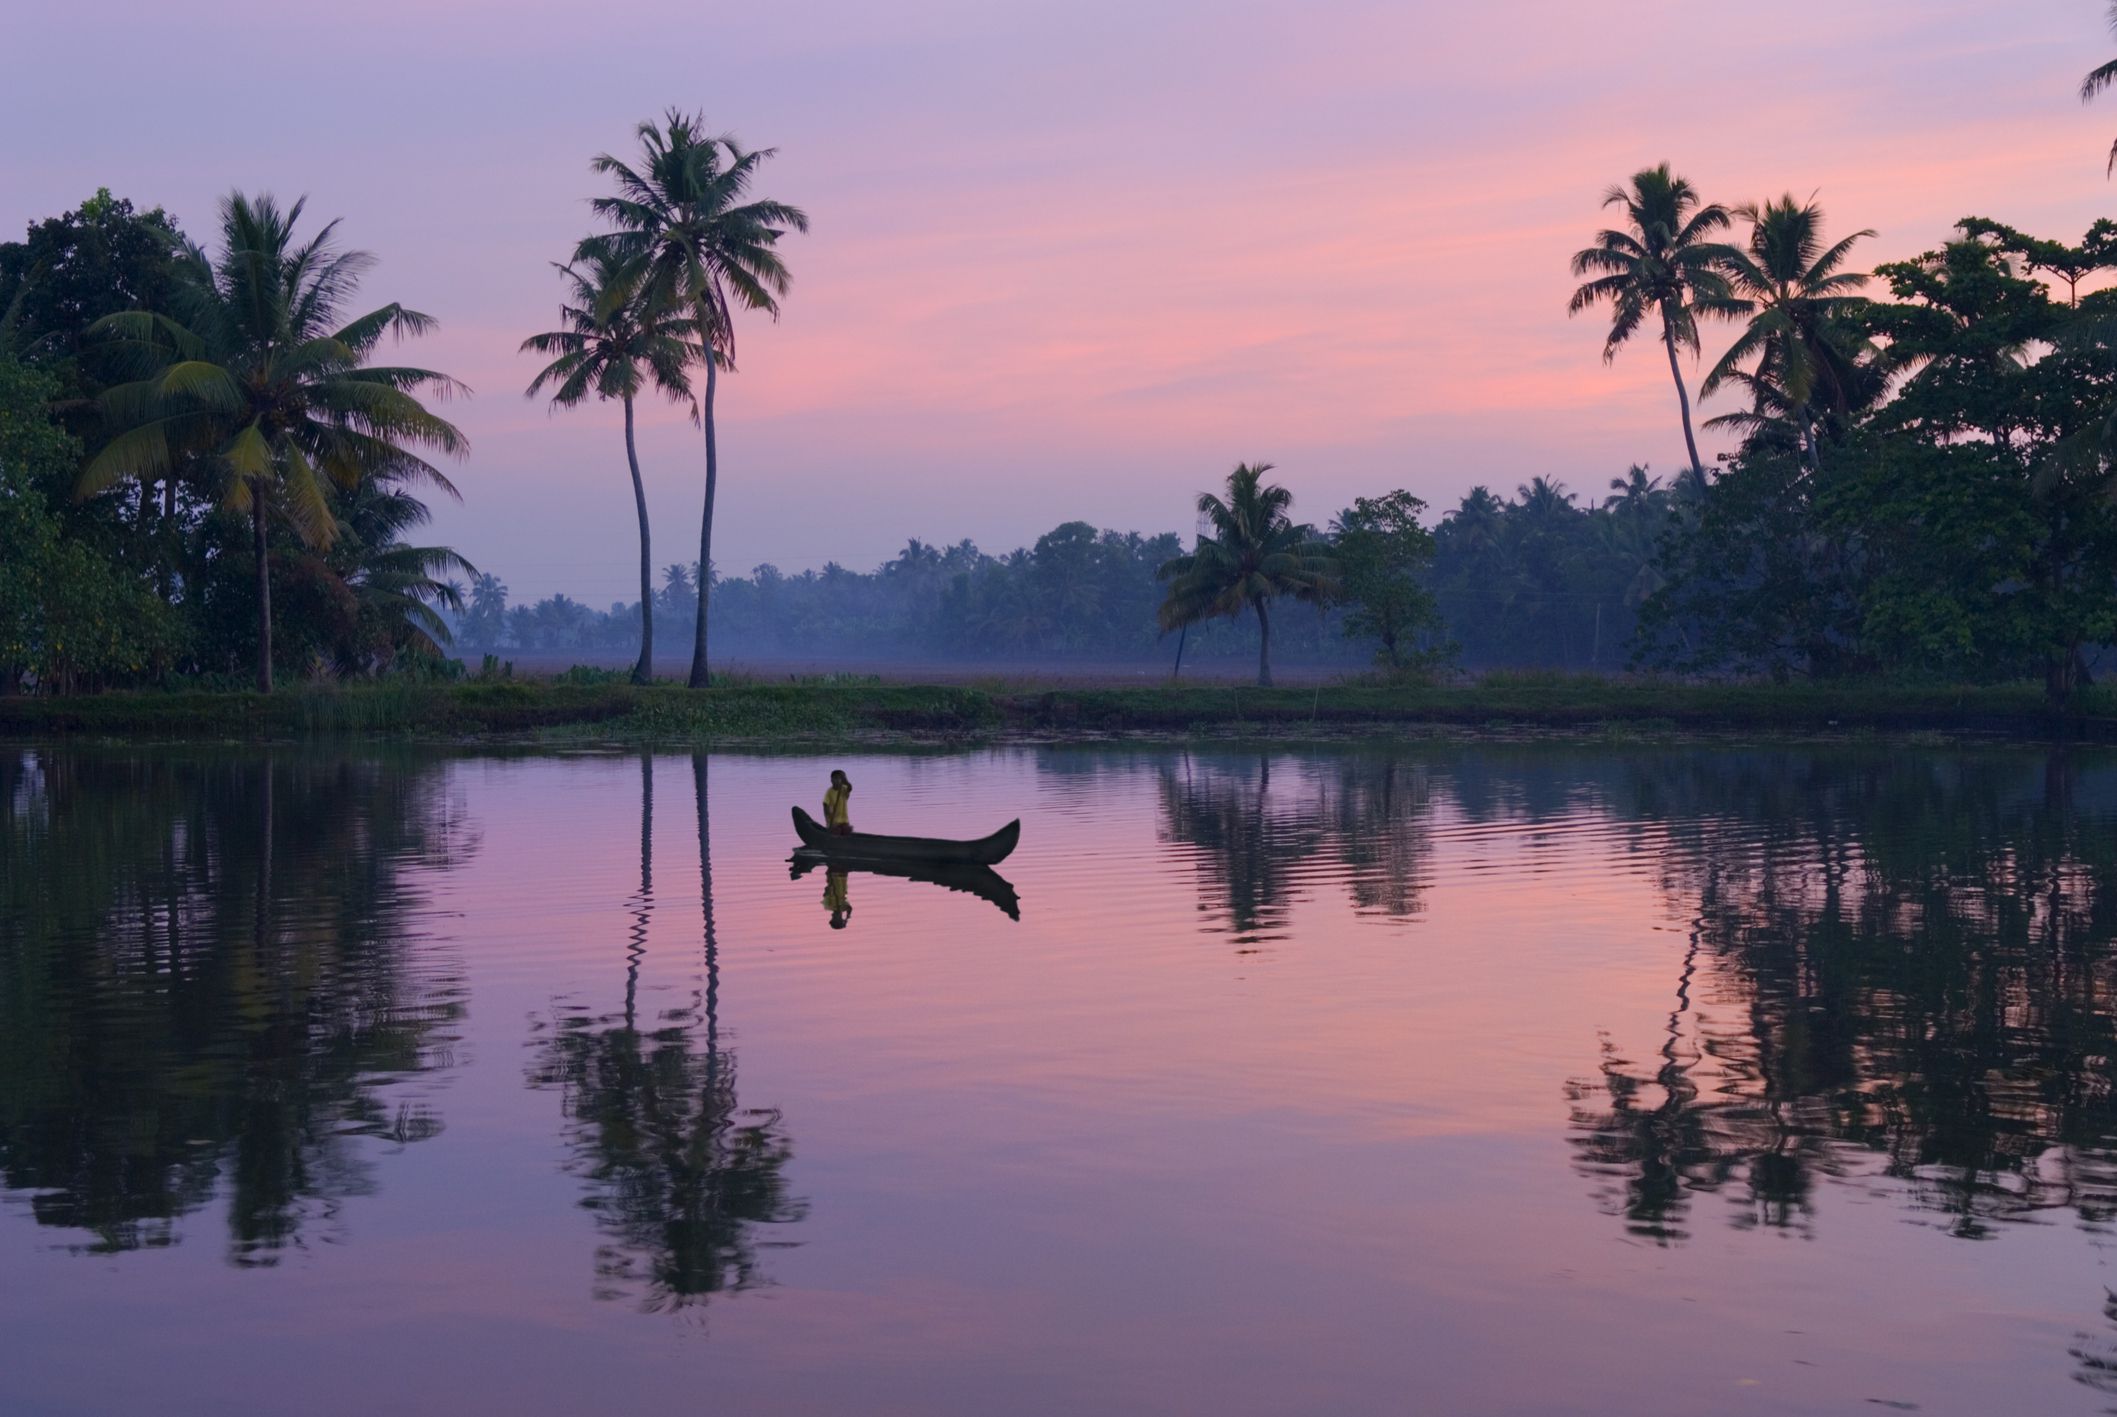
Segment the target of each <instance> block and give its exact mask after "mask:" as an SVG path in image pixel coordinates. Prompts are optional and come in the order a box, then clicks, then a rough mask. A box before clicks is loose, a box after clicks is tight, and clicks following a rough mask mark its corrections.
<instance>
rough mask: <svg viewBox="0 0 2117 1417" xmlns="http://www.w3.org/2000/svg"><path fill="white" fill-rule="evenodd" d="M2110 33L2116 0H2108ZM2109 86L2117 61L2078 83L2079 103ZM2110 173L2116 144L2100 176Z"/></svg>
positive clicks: (2115, 167) (2116, 161)
mask: <svg viewBox="0 0 2117 1417" xmlns="http://www.w3.org/2000/svg"><path fill="white" fill-rule="evenodd" d="M2110 33H2112V34H2117V0H2110ZM2111 84H2117V59H2112V60H2110V61H2109V62H2108V63H2107V64H2099V65H2097V66H2096V67H2095V68H2093V69H2090V70H2089V71H2088V76H2087V77H2086V78H2085V79H2082V80H2081V81H2080V101H2081V102H2082V103H2087V102H2089V101H2091V100H2092V99H2093V98H2094V97H2095V95H2097V94H2099V93H2101V92H2102V91H2103V90H2104V89H2106V88H2108V87H2109V86H2110V85H2111ZM2112 172H2117V143H2112V144H2111V145H2110V161H2109V166H2107V167H2105V168H2104V169H2103V170H2102V175H2103V176H2105V177H2107V176H2109V175H2110V174H2111V173H2112Z"/></svg>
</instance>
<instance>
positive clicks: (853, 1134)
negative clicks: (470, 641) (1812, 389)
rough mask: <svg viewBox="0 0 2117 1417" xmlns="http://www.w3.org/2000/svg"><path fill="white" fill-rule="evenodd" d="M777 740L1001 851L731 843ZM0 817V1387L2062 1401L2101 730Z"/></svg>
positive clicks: (612, 765)
mask: <svg viewBox="0 0 2117 1417" xmlns="http://www.w3.org/2000/svg"><path fill="white" fill-rule="evenodd" d="M841 765H842V766H846V767H847V768H848V769H849V770H850V771H851V772H852V773H853V775H854V777H855V779H856V781H857V782H858V783H859V785H860V786H859V792H860V795H859V798H858V800H859V802H860V803H861V804H862V805H861V809H860V811H861V825H862V827H863V828H866V829H875V830H888V829H892V828H896V829H900V830H908V831H922V832H932V833H945V834H950V835H979V834H982V833H983V832H985V831H989V830H990V829H991V828H992V827H993V826H996V825H998V824H999V823H1000V822H1003V821H1005V820H1006V819H1008V818H1009V817H1012V816H1015V815H1020V816H1022V817H1023V819H1024V826H1025V831H1024V838H1023V845H1022V847H1021V849H1020V850H1019V851H1018V852H1017V853H1016V854H1015V856H1014V857H1012V858H1011V859H1010V860H1009V861H1007V862H1006V863H1005V864H1004V865H1003V867H1002V868H1001V871H1002V875H1001V876H1000V877H999V878H998V879H999V880H1000V884H1001V886H1003V887H1004V888H1005V891H1004V900H1005V902H1006V903H1005V904H1003V903H1002V898H999V896H998V894H997V889H996V888H994V887H991V886H990V884H989V883H983V882H981V883H980V885H981V887H982V888H980V889H973V888H970V887H968V886H965V885H964V884H963V883H961V882H955V883H948V882H943V883H935V882H929V881H920V880H911V879H903V878H898V877H893V876H888V875H877V874H873V873H867V872H852V873H848V874H847V876H846V877H845V879H843V880H842V881H839V880H834V879H832V878H831V877H830V876H829V875H828V874H827V873H825V872H822V871H816V872H811V873H807V874H800V873H795V872H791V871H790V868H789V865H788V862H787V855H788V851H789V849H790V847H791V846H792V844H793V843H792V841H791V834H790V832H789V830H788V829H787V827H786V808H787V806H788V804H789V803H794V802H799V803H802V804H803V805H809V804H810V803H811V801H812V799H814V798H815V797H817V796H819V795H820V793H821V790H822V786H823V783H824V780H825V778H826V777H827V775H828V772H829V769H830V768H831V767H833V766H841ZM0 814H4V815H0V827H4V831H0V867H4V870H0V1275H5V1276H6V1282H5V1283H4V1284H0V1411H6V1412H8V1413H10V1414H13V1413H17V1412H24V1413H33V1414H45V1413H76V1412H82V1413H86V1412H104V1411H112V1410H127V1409H137V1410H155V1411H201V1412H205V1411H212V1412H221V1413H250V1412H256V1413H276V1412H283V1411H287V1410H292V1409H293V1407H298V1408H299V1409H300V1410H304V1411H313V1412H319V1413H338V1412H345V1413H353V1412H365V1411H373V1410H377V1409H378V1407H382V1406H386V1407H387V1408H389V1409H390V1410H396V1411H417V1412H428V1411H431V1412H459V1411H484V1410H501V1409H502V1408H512V1409H513V1410H517V1411H523V1412H561V1411H570V1410H574V1409H575V1408H576V1407H578V1406H580V1405H584V1404H586V1403H589V1402H594V1403H597V1404H602V1405H607V1404H609V1403H612V1402H641V1403H648V1402H651V1403H657V1404H663V1405H666V1404H668V1403H669V1402H672V1401H675V1400H678V1399H683V1400H688V1401H694V1402H695V1401H698V1400H701V1394H703V1395H704V1396H705V1397H706V1398H709V1399H710V1401H708V1402H707V1405H708V1406H709V1407H711V1408H713V1409H714V1410H722V1411H728V1412H753V1411H754V1412H763V1411H770V1412H817V1413H823V1412H844V1411H861V1412H907V1413H908V1412H921V1413H931V1412H963V1413H982V1412H989V1411H999V1410H1005V1411H1011V1412H1053V1413H1058V1412H1068V1413H1071V1412H1079V1411H1086V1410H1110V1411H1124V1412H1170V1413H1176V1412H1195V1411H1216V1412H1229V1413H1252V1412H1255V1413H1266V1412H1289V1413H1292V1412H1304V1413H1306V1412H1348V1413H1352V1412H1377V1411H1398V1410H1406V1409H1407V1408H1409V1409H1413V1410H1435V1411H1450V1412H1518V1411H1537V1412H1547V1411H1562V1412H1611V1413H1616V1412H1626V1413H1661V1412H1668V1413H1678V1412H1694V1411H1700V1410H1729V1411H1758V1412H1811V1411H1814V1412H1822V1411H1843V1410H1847V1409H1848V1408H1853V1409H1861V1410H1867V1404H1868V1403H1869V1402H1870V1401H1880V1402H1888V1403H1917V1404H1918V1405H1919V1409H1920V1410H1922V1411H1928V1412H1965V1413H1968V1412H1989V1411H1999V1410H2037V1411H2052V1412H2069V1411H2078V1412H2094V1411H2100V1410H2103V1409H2104V1408H2105V1407H2107V1406H2109V1405H2110V1404H2111V1403H2112V1402H2113V1401H2117V1310H2110V1309H2109V1308H2108V1306H2110V1305H2111V1304H2112V1303H2113V1301H2112V1300H2111V1299H2110V1297H2109V1289H2108V1288H2106V1287H2105V1286H2106V1285H2110V1284H2113V1283H2117V1276H2112V1274H2111V1272H2110V1269H2109V1266H2108V1259H2109V1253H2110V1252H2109V1235H2110V1217H2111V1215H2112V1212H2113V1210H2117V1151H2113V1140H2117V1101H2113V1098H2112V1091H2111V1086H2110V1082H2111V1079H2110V1069H2111V1059H2112V1057H2113V1055H2117V1022H2113V1020H2117V1005H2113V1003H2112V988H2113V985H2117V976H2113V964H2112V956H2113V948H2112V940H2113V934H2117V761H2113V760H2111V759H2109V758H2105V757H2100V756H2078V755H2076V756H2073V757H2059V758H2046V757H2045V756H2043V755H2040V754H2033V753H2022V752H1990V753H1943V752H1915V753H1914V752H1891V751H1884V750H1872V749H1851V748H1846V749H1773V750H1756V749H1735V748H1726V747H1694V748H1669V749H1644V750H1642V749H1624V750H1619V749H1596V748H1585V747H1554V746H1530V747H1494V746H1464V745H1450V746H1431V747H1424V748H1412V749H1405V750H1403V751H1399V752H1383V751H1378V750H1372V749H1362V750H1350V749H1348V750H1344V751H1328V752H1312V753H1287V752H1259V751H1238V750H1232V749H1227V750H1223V749H1214V750H1182V749H1139V750H1130V749H1097V750H1089V749H1080V750H1074V749H1068V750H1056V749H1053V750H1031V749H1021V750H1001V751H992V752H979V753H972V754H961V755H942V756H902V757H890V756H881V755H873V756H854V757H838V758H832V759H829V760H823V759H815V758H802V757H739V756H727V755H716V756H714V757H713V758H711V759H710V761H709V760H708V759H707V758H706V757H704V756H702V755H698V756H694V755H689V754H663V755H647V754H640V753H630V754H625V753H587V754H574V755H564V756H559V755H549V756H515V757H502V756H492V757H449V756H446V755H440V754H432V753H422V752H411V751H397V752H380V751H377V752H350V753H342V754H341V753H337V752H331V751H309V752H304V753H299V754H296V753H291V752H285V751H280V752H273V753H262V754H261V753H248V754H244V753H223V752H211V751H164V752H157V753H150V754H137V755H134V754H126V753H121V752H111V751H99V750H93V749H86V748H78V749H77V748H66V749H31V750H7V751H4V752H0ZM702 844H703V845H704V846H705V849H704V850H702V849H701V846H702ZM833 891H836V892H837V896H836V897H835V898H834V897H833V895H832V892H833ZM995 905H999V906H1000V908H999V909H994V906H995ZM1010 905H1011V906H1012V907H1013V908H1012V909H1010V908H1009V907H1010ZM1017 915H1018V917H1019V918H1016V916H1017ZM834 919H835V921H836V924H837V925H838V927H839V928H833V923H834ZM113 1333H123V1334H125V1335H126V1342H125V1343H124V1345H122V1347H121V1349H120V1350H119V1351H116V1352H115V1353H114V1351H113V1349H112V1346H111V1344H110V1341H109V1336H110V1335H111V1334H113ZM702 1385H703V1386H702ZM172 1395H175V1398H176V1405H174V1406H172V1405H171V1398H172ZM297 1398H298V1401H297ZM290 1404H291V1406H290Z"/></svg>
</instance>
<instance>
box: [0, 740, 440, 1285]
mask: <svg viewBox="0 0 2117 1417" xmlns="http://www.w3.org/2000/svg"><path fill="white" fill-rule="evenodd" d="M470 848H471V842H470V841H469V839H468V836H467V833H466V832H465V831H464V829H463V828H462V827H461V825H460V824H459V822H458V821H457V818H456V814H455V813H454V811H453V810H452V808H451V804H450V803H449V802H448V800H447V798H446V797H445V795H444V792H443V789H442V779H441V775H440V774H439V772H438V771H437V770H436V769H435V768H433V767H432V766H430V765H427V764H423V763H419V762H416V761H382V760H377V759H347V758H333V757H330V756H329V755H325V754H305V755H303V756H301V757H299V758H293V757H288V756H282V755H278V754H275V753H273V752H270V751H263V752H259V753H256V754H253V755H251V756H249V757H248V758H246V759H245V760H243V761H241V762H239V763H231V762H229V761H227V760H226V759H213V760H211V761H210V762H202V761H199V760H197V759H193V758H190V757H186V756H183V755H180V754H177V753H173V752H172V753H165V754H162V755H159V756H157V757H154V758H116V757H102V756H97V755H94V754H88V753H81V752H68V753H65V754H63V755H62V754H44V753H39V752H35V751H29V752H24V751H19V750H18V751H11V752H5V753H0V1183H4V1185H5V1187H6V1188H7V1189H8V1190H9V1191H13V1192H18V1193H26V1194H27V1197H28V1208H29V1211H30V1213H31V1214H32V1215H33V1216H34V1217H35V1219H36V1221H37V1222H38V1223H39V1224H41V1225H46V1226H51V1227H54V1228H55V1229H59V1230H62V1231H67V1232H72V1234H73V1235H75V1236H78V1237H79V1238H78V1239H77V1240H74V1241H70V1242H69V1243H72V1244H75V1245H77V1246H78V1247H79V1248H82V1249H86V1250H90V1251H96V1252H110V1251H121V1250H132V1249H138V1248H142V1247H151V1246H161V1245H168V1244H172V1243H174V1242H175V1241H176V1240H177V1239H178V1238H179V1227H178V1223H177V1222H178V1221H179V1220H180V1219H181V1218H182V1217H184V1216H185V1215H187V1214H190V1213H191V1212H193V1211H196V1210H199V1209H201V1208H202V1207H204V1206H206V1205H207V1204H209V1203H210V1202H212V1201H213V1200H214V1198H215V1196H216V1194H217V1193H220V1194H224V1195H225V1204H226V1209H227V1227H228V1236H229V1240H228V1243H229V1256H230V1258H231V1259H232V1260H234V1261H235V1262H236V1263H239V1264H246V1265H255V1264H270V1263H272V1262H273V1261H274V1260H275V1259H276V1258H277V1256H278V1255H279V1253H280V1252H281V1251H282V1250H283V1249H284V1248H285V1247H287V1246H289V1245H293V1244H297V1243H299V1242H301V1241H302V1239H303V1237H304V1234H305V1232H306V1231H307V1230H308V1229H309V1228H310V1227H312V1226H314V1225H316V1224H318V1223H327V1222H328V1221H329V1220H330V1219H331V1218H333V1217H334V1216H335V1215H336V1214H337V1212H338V1208H339V1206H340V1204H341V1203H342V1202H343V1201H344V1200H345V1199H346V1198H347V1197H350V1196H355V1195H361V1194H365V1193H366V1192H368V1191H370V1190H372V1189H373V1188H374V1186H375V1184H376V1180H375V1175H374V1159H375V1157H376V1156H377V1155H378V1154H379V1153H381V1152H383V1151H386V1150H388V1149H389V1148H391V1147H396V1146H402V1145H408V1144H410V1143H412V1142H416V1141H421V1140H424V1139H426V1138H428V1137H431V1136H433V1135H434V1134H435V1133H437V1132H439V1131H440V1130H441V1119H440V1117H439V1115H438V1114H437V1113H436V1112H434V1111H433V1110H432V1108H431V1104H430V1103H429V1102H428V1101H427V1100H426V1096H425V1094H424V1093H423V1092H422V1091H420V1090H418V1089H416V1088H413V1087H409V1086H392V1085H391V1084H394V1083H402V1082H403V1081H404V1080H406V1079H409V1078H412V1077H413V1076H414V1075H417V1074H420V1073H423V1072H427V1071H429V1070H432V1069H437V1068H443V1067H446V1066H447V1065H448V1063H449V1061H450V1050H451V1046H452V1044H453V1043H454V1041H455V1031H454V1030H455V1026H456V1025H457V1024H458V1022H459V1021H460V1020H461V1019H462V1017H463V1009H464V1005H463V990H462V986H461V982H460V977H459V975H458V974H457V973H456V971H455V968H454V966H453V965H452V964H444V963H443V962H441V961H439V960H437V959H436V958H435V956H434V955H433V954H432V953H431V952H426V951H421V950H418V949H415V948H414V941H413V940H411V939H410V938H409V937H408V935H407V925H406V922H407V919H408V917H409V916H410V915H412V914H413V913H414V912H415V911H416V909H417V908H418V904H419V894H418V891H417V889H416V888H415V887H414V886H413V885H411V884H410V883H409V882H408V879H407V876H408V871H407V868H409V867H411V866H414V865H416V866H422V867H431V868H437V869H438V868H442V867H445V866H447V865H448V864H449V863H450V862H452V861H454V860H455V859H457V858H459V857H460V856H462V855H463V854H465V853H466V852H467V851H468V850H470ZM378 1144H379V1146H378Z"/></svg>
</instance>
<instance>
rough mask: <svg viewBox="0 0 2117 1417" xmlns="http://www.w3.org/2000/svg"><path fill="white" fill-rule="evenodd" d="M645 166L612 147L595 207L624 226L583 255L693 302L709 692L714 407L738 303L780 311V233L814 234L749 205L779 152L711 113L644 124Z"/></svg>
mask: <svg viewBox="0 0 2117 1417" xmlns="http://www.w3.org/2000/svg"><path fill="white" fill-rule="evenodd" d="M639 140H640V156H641V162H640V164H639V166H638V167H634V166H632V165H631V164H629V163H626V162H623V161H621V160H619V159H618V158H615V157H612V156H610V155H609V154H608V153H604V154H602V155H600V156H598V157H597V158H596V159H595V161H594V162H593V163H592V164H591V166H592V167H593V168H594V169H595V171H597V172H600V173H604V174H606V175H608V176H610V177H612V178H615V179H616V182H617V195H615V196H610V197H597V198H595V199H594V200H593V201H592V202H591V203H590V204H589V205H590V207H591V208H592V209H593V210H594V212H595V214H596V215H597V216H599V217H601V218H603V219H604V220H605V221H607V222H609V223H610V225H611V226H612V227H613V228H615V229H614V230H613V231H611V232H609V233H607V234H605V235H602V236H591V237H589V238H588V239H587V240H586V241H584V242H582V243H581V248H580V254H581V256H582V257H583V258H589V259H592V258H595V257H598V256H608V257H610V258H613V259H615V260H618V261H621V262H632V261H638V262H641V263H642V264H643V265H644V266H645V268H646V274H645V278H644V285H643V290H644V292H645V293H646V294H647V295H648V296H649V297H651V298H652V299H654V300H658V301H665V302H667V303H670V304H681V305H684V306H687V307H689V308H690V310H691V311H692V312H693V315H694V318H695V319H696V320H697V325H698V335H699V338H698V347H697V348H698V356H699V358H700V359H701V360H702V361H703V362H704V364H705V369H706V384H705V396H704V399H703V400H702V403H701V406H700V415H701V416H700V421H701V423H702V424H703V425H704V428H705V434H706V506H705V514H704V516H703V517H702V518H701V521H700V525H699V533H698V564H699V566H700V568H701V569H702V570H704V571H706V572H707V574H702V575H700V576H699V578H698V624H697V627H696V629H695V630H694V632H693V640H692V647H691V679H690V683H691V687H692V688H694V689H698V688H704V687H705V684H706V680H707V673H706V610H707V602H708V600H709V598H710V597H711V594H712V579H713V578H712V576H711V574H710V568H711V567H712V565H713V497H714V492H715V491H716V490H717V488H718V487H719V485H720V456H719V451H718V448H717V446H716V443H715V439H714V423H713V404H714V395H715V392H716V390H717V388H718V383H719V373H720V368H721V366H722V365H724V364H725V365H726V366H727V367H728V368H729V369H733V368H734V367H735V325H734V321H733V319H732V315H733V313H734V307H735V306H736V305H742V306H744V307H746V308H748V309H751V310H762V311H764V312H765V313H766V314H769V315H772V316H774V317H775V318H776V317H777V316H778V314H779V297H781V296H783V295H785V294H786V292H787V286H788V284H789V281H790V277H789V275H788V273H787V268H786V263H785V262H783V261H782V260H780V258H779V252H778V249H777V248H778V243H779V238H780V237H782V236H784V235H785V234H786V233H787V232H788V231H789V230H792V231H807V230H808V229H809V219H808V216H807V214H805V213H804V212H803V211H802V210H801V209H800V208H799V207H792V206H788V205H787V204H786V203H784V202H775V201H768V200H759V201H745V200H744V198H745V197H746V196H747V195H748V194H749V190H750V184H751V183H752V182H753V181H754V180H755V179H756V176H757V170H758V168H760V167H761V166H762V165H763V164H764V162H765V160H766V159H768V158H770V157H771V156H772V155H773V153H774V151H775V149H772V148H760V149H757V150H755V151H750V150H746V149H744V148H743V147H742V145H741V144H739V143H737V142H736V141H735V139H734V138H732V137H730V136H727V135H725V134H723V135H720V136H718V137H716V136H713V135H711V134H708V133H707V132H706V131H705V127H704V120H703V119H702V118H699V117H697V116H695V115H692V114H686V113H683V112H680V111H678V110H676V109H673V108H672V109H670V110H669V112H668V113H666V114H665V115H663V119H662V122H661V123H659V124H657V123H655V122H653V121H652V120H650V121H648V122H645V123H642V124H640V126H639Z"/></svg>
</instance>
